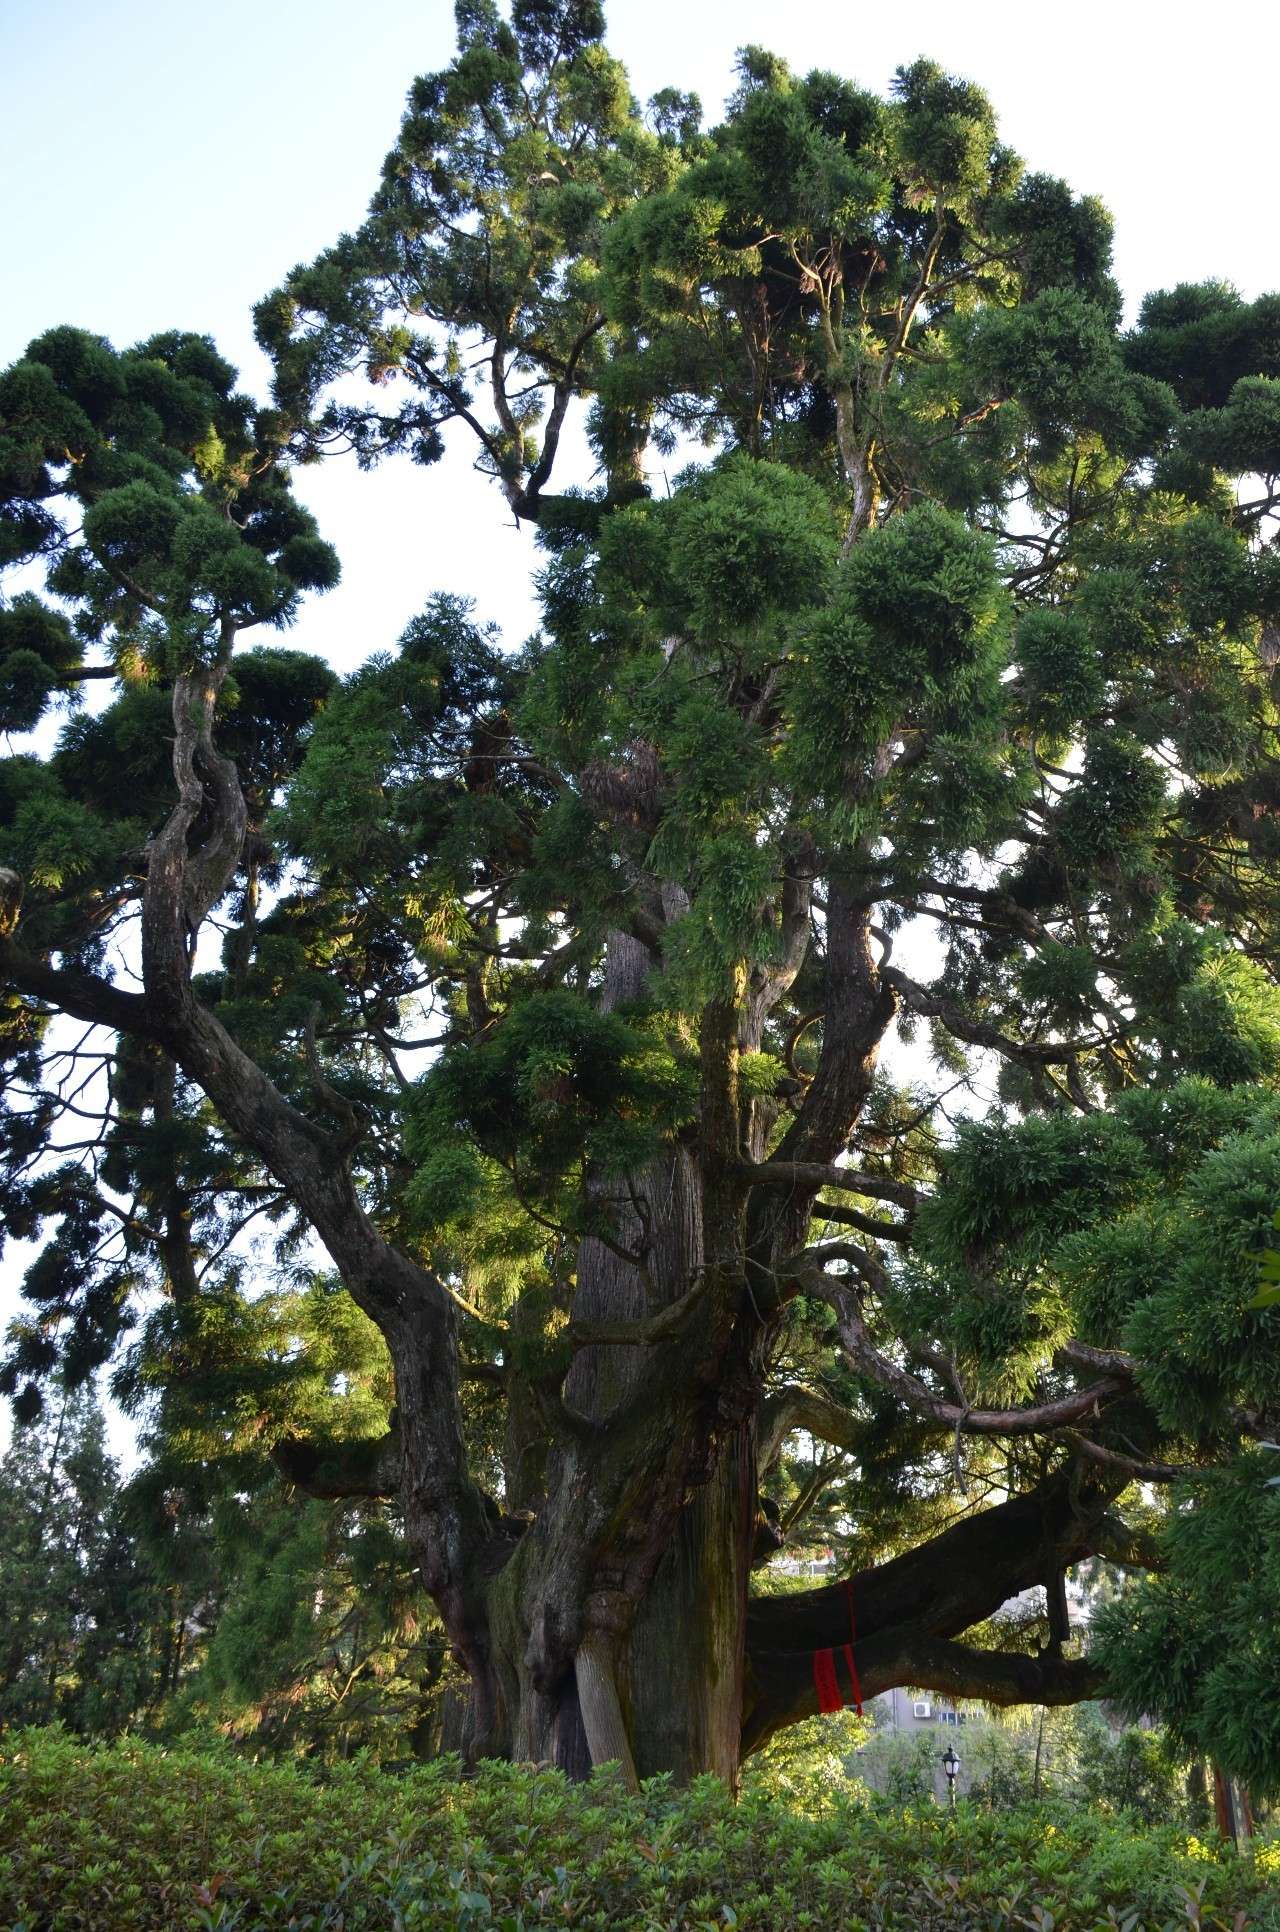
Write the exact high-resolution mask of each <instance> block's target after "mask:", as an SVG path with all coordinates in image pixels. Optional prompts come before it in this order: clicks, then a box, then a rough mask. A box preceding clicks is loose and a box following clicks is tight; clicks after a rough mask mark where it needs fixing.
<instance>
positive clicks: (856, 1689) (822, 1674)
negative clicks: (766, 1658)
mask: <svg viewBox="0 0 1280 1932" xmlns="http://www.w3.org/2000/svg"><path fill="white" fill-rule="evenodd" d="M844 1593H845V1596H846V1597H847V1599H848V1603H849V1641H848V1643H847V1644H842V1645H841V1646H840V1647H841V1649H842V1650H843V1651H844V1661H845V1664H846V1666H847V1668H848V1672H849V1682H850V1684H851V1685H852V1686H853V1708H854V1709H855V1710H856V1711H857V1713H858V1716H859V1717H861V1716H862V1684H861V1682H860V1681H859V1678H858V1666H857V1664H856V1663H855V1661H854V1655H853V1647H854V1645H855V1644H856V1643H857V1641H858V1626H857V1623H856V1622H855V1620H854V1615H853V1579H852V1578H851V1577H846V1578H845V1585H844ZM813 1687H814V1689H815V1690H816V1691H817V1693H818V1709H819V1710H820V1711H821V1712H822V1714H823V1716H824V1717H829V1716H830V1715H831V1713H832V1712H833V1711H842V1710H843V1709H844V1704H845V1700H844V1698H843V1697H842V1696H841V1694H840V1685H839V1682H838V1680H837V1678H836V1653H835V1649H834V1646H833V1647H832V1648H830V1649H828V1650H815V1651H814V1653H813Z"/></svg>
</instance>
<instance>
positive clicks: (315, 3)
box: [0, 0, 1280, 1437]
mask: <svg viewBox="0 0 1280 1932" xmlns="http://www.w3.org/2000/svg"><path fill="white" fill-rule="evenodd" d="M608 17H609V43H610V45H611V47H612V49H613V50H614V51H615V52H616V53H617V54H618V55H619V56H620V57H621V58H622V59H623V61H624V62H625V63H626V65H627V66H628V68H629V69H630V72H631V77H632V84H633V88H634V91H635V92H636V94H637V95H638V96H639V97H640V98H641V99H647V98H648V97H649V96H650V95H651V94H652V93H654V92H655V91H656V90H657V89H658V88H660V87H663V86H667V85H674V86H678V87H681V88H684V89H693V90H695V91H696V92H698V93H699V94H700V95H701V96H702V99H703V102H704V104H705V106H706V108H707V111H708V115H709V117H711V118H713V119H714V118H715V117H716V116H717V115H718V111H719V108H720V106H721V103H722V102H723V99H724V96H725V94H726V93H727V92H728V91H729V89H730V88H731V87H732V85H733V58H734V51H735V49H736V48H737V47H739V46H741V45H743V44H744V43H748V42H755V43H758V44H761V45H764V46H766V47H769V48H770V49H772V50H773V51H774V52H777V53H780V54H782V55H783V56H784V57H785V58H786V59H787V60H789V61H790V63H791V64H792V66H793V67H794V68H796V69H798V70H800V71H802V72H803V71H807V70H808V69H809V68H810V67H814V66H823V67H828V68H833V69H835V70H837V71H838V72H841V73H843V74H846V75H848V76H850V77H852V78H854V79H856V80H858V81H859V82H861V83H863V84H864V85H867V86H871V87H875V88H880V89H883V88H885V87H886V86H887V84H888V82H889V80H890V78H891V76H892V73H893V70H894V69H895V67H898V66H900V65H903V64H905V63H907V62H909V61H911V60H913V59H915V58H916V57H917V55H920V54H925V55H928V56H929V57H931V58H932V59H935V60H938V61H940V62H942V63H943V64H944V65H945V66H947V67H949V68H950V69H952V71H954V72H958V73H962V74H964V75H966V76H968V77H969V78H971V79H973V80H976V81H977V82H978V83H979V84H980V85H982V86H983V87H984V88H985V89H986V90H987V92H988V93H989V94H990V96H991V98H992V100H993V101H994V103H995V106H996V109H997V112H998V114H999V116H1000V119H1001V132H1002V134H1003V136H1004V138H1005V139H1006V140H1008V141H1009V142H1010V143H1011V144H1012V145H1013V146H1014V147H1015V148H1017V149H1018V150H1019V151H1020V152H1021V153H1022V154H1023V155H1024V156H1025V157H1026V159H1027V161H1028V163H1029V165H1030V166H1031V167H1033V168H1035V169H1037V170H1044V171H1048V172H1050V173H1054V174H1061V175H1064V176H1066V177H1067V179H1068V180H1069V181H1070V182H1071V183H1072V185H1073V187H1074V188H1075V189H1076V190H1077V192H1080V193H1093V194H1099V195H1101V197H1102V198H1103V200H1104V201H1105V202H1106V203H1107V204H1108V205H1109V207H1110V208H1111V209H1112V211H1113V213H1114V215H1115V218H1116V266H1117V273H1118V275H1119V278H1120V281H1121V284H1122V286H1123V287H1124V289H1125V292H1126V296H1127V298H1128V305H1129V313H1130V314H1131V315H1132V314H1133V313H1134V312H1135V311H1136V308H1137V305H1138V302H1139V301H1140V300H1141V297H1142V295H1143V294H1144V293H1145V292H1146V291H1147V290H1148V289H1151V288H1157V287H1167V286H1169V285H1171V284H1173V283H1175V282H1179V281H1198V280H1202V279H1205V278H1207V277H1221V278H1224V279H1226V280H1229V281H1232V282H1234V283H1235V284H1236V285H1237V287H1239V288H1240V289H1241V291H1242V292H1243V293H1245V294H1246V295H1253V294H1257V293H1259V292H1260V291H1261V290H1263V289H1264V288H1274V287H1277V286H1280V223H1278V222H1277V218H1276V202H1277V191H1276V167H1275V153H1276V146H1275V124H1276V105H1275V100H1276V74H1277V66H1278V61H1277V56H1280V8H1278V7H1277V6H1276V5H1275V0H1235V4H1234V5H1232V6H1230V7H1227V6H1220V7H1218V8H1214V9H1207V8H1204V7H1196V8H1194V9H1193V8H1179V7H1178V6H1177V5H1176V4H1175V5H1169V4H1154V3H1153V0H1075V4H1074V5H1072V6H1071V7H1070V8H1069V9H1068V8H1065V7H1059V6H1048V5H1039V6H1017V7H1015V6H1013V5H1011V4H1007V0H999V3H998V4H991V3H990V0H971V4H969V5H967V6H966V5H961V4H955V3H954V0H951V3H948V0H915V4H914V5H909V6H908V5H897V6H889V5H880V6H877V7H869V6H866V5H865V4H863V5H859V4H857V3H856V0H845V4H840V5H827V4H823V0H809V4H808V5H806V6H803V7H801V6H796V5H789V6H781V5H778V4H777V0H613V4H612V5H611V6H609V8H608ZM452 49H453V14H452V6H451V5H449V4H446V0H420V3H419V4H411V3H410V0H378V4H376V5H374V6H370V7H368V8H359V7H352V6H351V5H350V4H349V0H343V3H342V4H339V0H213V3H212V4H210V0H201V4H196V3H195V0H92V3H90V0H44V4H43V5H41V6H39V7H37V6H34V5H31V4H26V5H23V4H22V0H0V73H3V75H4V76H5V87H4V116H3V124H2V125H0V261H2V262H3V263H4V268H5V274H4V281H3V284H2V285H0V286H2V287H3V296H2V297H0V366H3V365H4V364H5V363H7V362H9V361H10V360H12V359H13V358H14V357H15V356H17V355H19V354H20V353H21V351H22V349H23V348H24V346H25V345H26V343H27V342H28V341H29V340H30V339H31V338H32V336H34V335H35V334H37V333H38V332H39V331H40V330H42V329H44V328H47V327H49V326H50V325H51V324H54V323H59V322H71V323H76V324H78V325H80V326H82V327H85V328H90V329H95V330H97V331H99V332H100V333H102V334H104V335H106V336H108V337H110V338H111V339H112V340H113V341H114V342H116V343H117V344H120V345H123V344H127V343H129V342H132V341H135V340H137V339H138V338H140V337H142V336H144V335H147V334H150V333H152V332H154V331H155V330H157V329H162V328H171V327H181V328H189V329H197V330H200V331H204V332H208V333H211V334H212V335H214V336H215V337H216V338H217V341H218V344H219V346H220V347H221V349H222V350H223V351H224V353H226V354H227V355H229V356H230V357H231V358H232V360H234V361H235V362H237V363H238V364H239V366H240V368H241V370H242V374H243V378H244V381H245V382H246V384H247V385H248V386H249V387H252V388H255V389H257V390H259V391H262V390H263V388H264V386H265V384H264V367H263V364H262V360H261V358H260V357H259V356H258V354H257V352H256V350H255V348H254V345H253V341H252V336H251V332H250V321H249V316H250V309H251V307H252V305H253V303H254V302H255V301H256V300H257V298H258V297H259V296H260V295H262V294H264V293H265V292H266V291H267V290H268V289H270V288H271V287H273V286H274V285H275V284H276V283H277V282H278V281H279V280H280V278H281V276H282V275H283V274H284V273H285V272H286V271H287V270H288V269H289V268H290V267H291V266H292V265H293V264H294V263H295V262H299V261H302V260H305V259H307V258H308V257H310V256H312V255H314V254H315V253H316V252H317V251H318V250H320V249H321V248H323V247H324V246H325V245H326V244H327V243H328V242H330V241H331V240H332V239H333V238H334V237H335V236H336V235H337V234H338V233H340V232H341V231H342V230H343V229H345V228H350V227H352V226H354V225H355V224H356V223H358V221H359V220H360V217H361V215H362V213H363V210H364V207H365V204H366V202H367V200H368V197H369V194H370V192H371V190H372V188H373V186H374V184H375V182H376V179H377V173H378V168H379V164H380V162H381V160H382V157H383V155H384V154H385V152H386V150H387V149H388V147H389V146H390V145H391V143H392V141H393V140H394V138H395V134H396V128H397V124H398V120H399V115H400V109H401V104H402V102H403V98H404V94H405V90H406V88H407V86H408V84H409V81H410V80H411V78H412V77H413V75H414V74H415V73H421V72H425V71H429V70H431V69H433V68H437V67H440V66H442V65H444V64H445V63H446V62H447V61H448V59H449V57H450V55H451V52H452ZM455 458H456V460H455V461H452V462H449V461H447V462H446V463H445V464H443V465H441V466H439V467H437V468H435V469H432V470H426V471H424V470H421V469H417V468H415V467H413V466H412V465H410V464H408V463H407V462H405V463H398V464H393V465H390V466H387V467H384V469H383V470H381V471H380V472H377V473H375V474H374V475H372V476H359V475H358V474H357V473H356V472H355V470H354V467H353V466H350V465H346V464H341V463H335V464H332V465H330V466H327V467H326V468H325V469H323V470H320V471H316V470H309V471H307V472H305V473H304V475H303V477H302V479H301V485H300V493H301V494H303V495H304V496H305V497H306V498H307V500H308V501H309V502H310V503H311V505H312V507H313V508H314V509H315V511H316V513H317V515H318V516H319V518H320V520H321V526H322V528H323V530H324V533H325V535H326V536H328V537H330V538H331V539H332V540H333V541H334V542H336V544H337V545H338V548H339V551H340V554H341V557H342V564H343V582H342V584H341V586H340V587H339V589H338V590H337V591H335V592H333V593H332V594H331V595H330V596H328V597H326V598H323V599H320V600H313V601H312V603H311V604H310V606H309V607H308V609H307V611H306V612H305V614H304V616H303V618H302V620H301V622H300V624H299V625H298V627H297V628H296V630H295V631H294V632H293V633H292V635H291V637H290V640H289V641H290V643H292V644H295V645H298V646H303V647H307V648H312V649H315V650H319V651H323V652H325V653H326V655H328V656H329V657H330V658H331V659H332V660H333V661H334V662H335V663H337V664H338V665H340V666H341V667H343V668H348V667H350V666H351V665H353V664H354V663H356V662H358V661H359V660H360V659H361V658H362V657H364V656H365V655H367V653H368V652H369V651H371V650H376V649H379V648H384V647H386V646H387V645H389V644H390V643H391V642H393V641H394V639H395V637H396V636H397V635H398V634H399V631H400V630H401V629H402V627H403V625H404V623H405V621H406V620H407V618H408V617H410V616H411V615H412V614H413V613H414V612H415V611H416V610H418V609H420V608H421V606H422V603H423V602H424V600H425V598H426V596H427V595H428V594H429V593H430V592H432V591H435V590H448V591H453V592H458V593H462V594H464V595H468V596H473V597H474V598H475V599H476V602H477V607H478V614H479V615H481V616H482V617H486V618H494V619H496V620H498V621H499V622H500V623H501V624H502V626H503V628H504V632H505V633H506V635H507V637H508V640H509V641H510V642H511V643H513V644H515V643H518V642H520V641H521V639H522V638H523V636H524V635H526V634H527V632H528V631H529V630H530V629H531V628H532V625H533V622H534V610H533V604H532V600H531V597H530V593H529V581H528V575H529V569H530V565H531V562H532V559H533V552H532V545H531V542H530V539H529V537H528V535H527V534H525V533H523V532H517V531H516V530H514V529H513V528H512V527H511V524H510V520H509V519H506V518H504V515H503V511H502V506H501V503H500V500H499V498H498V495H497V492H496V491H495V490H494V489H493V488H492V486H490V485H489V484H487V483H485V482H484V481H482V480H481V479H480V478H478V477H475V476H474V475H473V474H472V473H471V471H470V469H469V462H470V454H469V452H468V451H466V447H465V444H460V445H459V446H458V447H457V449H456V451H455ZM8 1280H9V1293H8V1295H7V1296H6V1294H5V1285H4V1278H3V1275H0V1320H2V1319H3V1317H4V1314H5V1312H6V1302H7V1304H8V1307H9V1308H11V1307H12V1305H13V1295H12V1288H13V1275H12V1271H10V1272H9V1276H8ZM3 1433H4V1430H3V1419H2V1418H0V1437H2V1436H3Z"/></svg>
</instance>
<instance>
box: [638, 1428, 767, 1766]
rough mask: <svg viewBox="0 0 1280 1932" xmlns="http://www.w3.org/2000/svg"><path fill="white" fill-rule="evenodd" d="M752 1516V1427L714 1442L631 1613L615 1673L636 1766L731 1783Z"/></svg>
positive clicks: (736, 1747) (738, 1738)
mask: <svg viewBox="0 0 1280 1932" xmlns="http://www.w3.org/2000/svg"><path fill="white" fill-rule="evenodd" d="M754 1516H755V1460H754V1455H753V1444H752V1441H751V1430H750V1428H749V1427H745V1426H743V1427H739V1428H737V1429H735V1430H734V1431H733V1432H732V1433H731V1434H730V1435H729V1436H728V1438H727V1439H726V1440H725V1442H724V1443H723V1445H722V1446H721V1450H720V1454H719V1457H718V1459H717V1462H716V1466H715V1469H714V1470H713V1471H712V1474H711V1477H710V1480H709V1481H708V1482H707V1483H705V1484H704V1485H703V1487H702V1488H701V1489H699V1490H698V1491H697V1492H696V1493H695V1495H694V1497H693V1499H692V1501H691V1502H690V1504H689V1506H688V1508H687V1509H685V1510H684V1511H683V1513H682V1515H681V1518H680V1523H679V1526H678V1528H677V1530H676V1533H675V1536H674V1538H673V1539H672V1542H671V1545H670V1547H669V1548H668V1550H667V1552H666V1555H665V1556H664V1557H663V1558H662V1561H661V1563H660V1564H659V1566H658V1570H657V1573H656V1575H655V1576H654V1579H653V1582H652V1584H651V1585H650V1587H649V1590H648V1593H647V1595H646V1596H645V1598H644V1601H643V1603H642V1604H641V1606H640V1609H639V1611H638V1613H637V1615H636V1620H635V1623H634V1625H633V1627H632V1631H631V1642H630V1645H629V1647H628V1651H627V1655H626V1657H625V1659H624V1660H623V1662H622V1667H621V1671H620V1676H621V1689H622V1695H623V1702H624V1708H625V1709H626V1711H627V1714H628V1718H629V1724H630V1731H631V1744H632V1752H633V1755H634V1758H635V1764H636V1770H637V1771H638V1773H639V1775H640V1776H641V1777H642V1778H646V1777H652V1776H654V1775H656V1774H657V1773H658V1772H660V1771H667V1772H670V1773H671V1774H672V1776H673V1777H674V1778H675V1779H676V1781H677V1782H678V1783H681V1784H683V1783H686V1782H687V1781H688V1779H690V1778H693V1777H696V1776H697V1775H698V1774H699V1773H700V1772H703V1771H714V1772H715V1773H716V1775H717V1776H718V1777H721V1778H723V1779H724V1780H725V1782H726V1783H727V1784H730V1785H733V1784H736V1782H737V1776H738V1758H739V1745H740V1741H741V1737H742V1701H743V1670H744V1664H745V1658H746V1607H747V1581H748V1576H749V1571H750V1561H751V1540H752V1529H753V1525H754Z"/></svg>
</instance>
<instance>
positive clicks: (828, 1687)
mask: <svg viewBox="0 0 1280 1932" xmlns="http://www.w3.org/2000/svg"><path fill="white" fill-rule="evenodd" d="M813 1687H814V1689H815V1690H816V1691H817V1693H818V1709H819V1710H820V1711H821V1712H822V1714H823V1716H824V1717H829V1716H830V1715H831V1713H832V1712H833V1711H842V1710H843V1709H844V1699H843V1697H841V1695H840V1686H839V1684H837V1682H836V1655H835V1652H834V1650H815V1651H814V1653H813Z"/></svg>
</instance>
